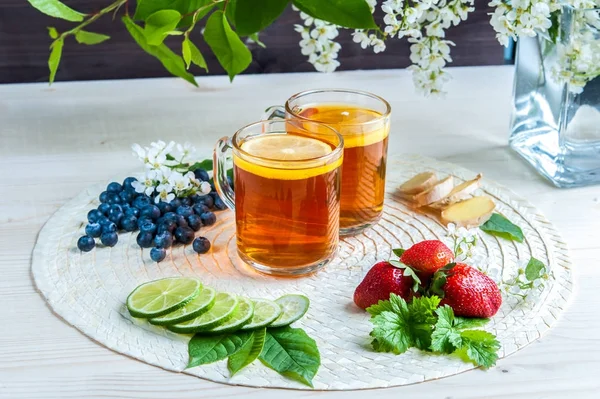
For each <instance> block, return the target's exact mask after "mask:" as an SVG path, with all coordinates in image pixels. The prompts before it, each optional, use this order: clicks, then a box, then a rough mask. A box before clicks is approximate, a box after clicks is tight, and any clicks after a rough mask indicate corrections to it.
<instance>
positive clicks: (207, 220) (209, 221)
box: [200, 212, 217, 226]
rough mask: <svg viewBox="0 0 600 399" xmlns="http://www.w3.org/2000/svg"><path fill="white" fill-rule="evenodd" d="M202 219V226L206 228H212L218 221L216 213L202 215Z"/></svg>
mask: <svg viewBox="0 0 600 399" xmlns="http://www.w3.org/2000/svg"><path fill="white" fill-rule="evenodd" d="M200 219H201V220H202V224H203V225H205V226H212V225H213V224H215V222H216V221H217V215H215V214H214V212H204V213H203V214H202V215H200Z"/></svg>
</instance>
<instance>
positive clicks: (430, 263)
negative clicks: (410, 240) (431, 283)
mask: <svg viewBox="0 0 600 399" xmlns="http://www.w3.org/2000/svg"><path fill="white" fill-rule="evenodd" d="M453 261H454V254H453V253H452V251H451V250H450V248H448V247H447V246H446V245H445V244H444V243H443V242H441V241H438V240H427V241H421V242H420V243H417V244H415V245H413V246H412V247H410V248H409V249H407V250H406V251H404V253H403V254H402V256H401V257H400V262H402V263H404V264H405V265H407V266H410V267H411V268H412V269H414V270H415V271H416V272H417V273H422V275H423V277H424V278H426V277H427V276H431V275H432V274H433V273H435V272H436V271H437V270H439V269H441V268H442V267H444V266H446V265H447V264H448V263H452V262H453Z"/></svg>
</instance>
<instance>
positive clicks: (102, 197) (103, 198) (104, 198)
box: [98, 191, 108, 204]
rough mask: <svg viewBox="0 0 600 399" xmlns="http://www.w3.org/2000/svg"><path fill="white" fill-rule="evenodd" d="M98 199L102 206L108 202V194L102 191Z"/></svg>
mask: <svg viewBox="0 0 600 399" xmlns="http://www.w3.org/2000/svg"><path fill="white" fill-rule="evenodd" d="M98 199H99V200H100V202H102V203H103V204H104V203H105V202H106V201H108V193H107V192H106V191H102V192H101V193H100V195H99V196H98Z"/></svg>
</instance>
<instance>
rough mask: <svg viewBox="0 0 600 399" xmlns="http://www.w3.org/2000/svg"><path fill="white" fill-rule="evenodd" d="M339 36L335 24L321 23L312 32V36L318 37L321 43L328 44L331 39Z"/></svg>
mask: <svg viewBox="0 0 600 399" xmlns="http://www.w3.org/2000/svg"><path fill="white" fill-rule="evenodd" d="M337 36H338V30H337V28H336V27H335V25H331V24H321V25H320V26H317V27H316V28H315V29H313V30H312V31H311V32H310V37H312V38H313V39H317V41H318V42H319V43H322V44H327V43H328V41H329V40H331V39H335V38H336V37H337Z"/></svg>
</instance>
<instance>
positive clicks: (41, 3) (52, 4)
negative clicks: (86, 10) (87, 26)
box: [27, 0, 85, 22]
mask: <svg viewBox="0 0 600 399" xmlns="http://www.w3.org/2000/svg"><path fill="white" fill-rule="evenodd" d="M27 1H28V2H29V4H31V5H32V6H34V7H35V8H37V9H38V10H40V11H41V12H43V13H44V14H46V15H50V16H51V17H55V18H62V19H66V20H67V21H71V22H81V21H83V16H84V15H85V14H82V13H80V12H77V11H75V10H73V9H72V8H71V7H69V6H67V5H65V4H63V3H61V2H60V1H58V0H27Z"/></svg>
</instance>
